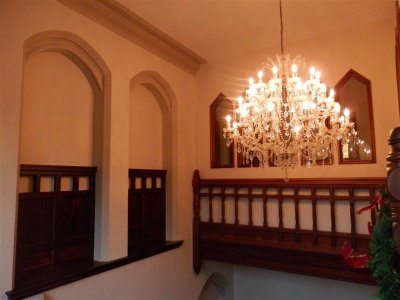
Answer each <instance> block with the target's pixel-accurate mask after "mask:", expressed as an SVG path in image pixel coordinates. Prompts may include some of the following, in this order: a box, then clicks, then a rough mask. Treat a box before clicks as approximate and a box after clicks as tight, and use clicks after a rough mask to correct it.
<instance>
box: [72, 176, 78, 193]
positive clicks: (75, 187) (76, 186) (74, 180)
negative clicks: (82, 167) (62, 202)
mask: <svg viewBox="0 0 400 300" xmlns="http://www.w3.org/2000/svg"><path fill="white" fill-rule="evenodd" d="M72 190H73V191H74V192H77V191H79V176H73V184H72Z"/></svg>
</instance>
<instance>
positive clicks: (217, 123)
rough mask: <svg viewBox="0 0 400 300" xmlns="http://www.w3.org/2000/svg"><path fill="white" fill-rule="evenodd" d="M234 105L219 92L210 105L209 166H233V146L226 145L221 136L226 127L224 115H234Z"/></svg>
mask: <svg viewBox="0 0 400 300" xmlns="http://www.w3.org/2000/svg"><path fill="white" fill-rule="evenodd" d="M234 113H235V111H234V105H233V102H232V101H231V100H229V99H228V98H227V97H225V95H224V94H222V93H220V94H219V95H218V97H217V98H216V99H215V100H214V102H213V103H212V104H211V106H210V138H211V140H210V146H211V147H210V148H211V149H210V151H211V168H233V167H234V159H233V156H234V154H233V148H234V147H227V146H226V142H225V139H224V137H223V128H224V127H226V116H227V115H230V116H231V117H232V118H233V117H234Z"/></svg>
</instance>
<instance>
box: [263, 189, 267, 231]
mask: <svg viewBox="0 0 400 300" xmlns="http://www.w3.org/2000/svg"><path fill="white" fill-rule="evenodd" d="M267 213H268V211H267V188H263V219H264V223H263V225H264V235H265V230H266V228H267V227H268V214H267Z"/></svg>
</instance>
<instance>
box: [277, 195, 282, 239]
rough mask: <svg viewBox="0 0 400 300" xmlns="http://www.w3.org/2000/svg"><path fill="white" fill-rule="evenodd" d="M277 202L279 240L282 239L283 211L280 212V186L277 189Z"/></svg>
mask: <svg viewBox="0 0 400 300" xmlns="http://www.w3.org/2000/svg"><path fill="white" fill-rule="evenodd" d="M278 203H279V240H280V241H282V240H283V212H282V188H279V189H278Z"/></svg>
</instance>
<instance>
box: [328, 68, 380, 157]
mask: <svg viewBox="0 0 400 300" xmlns="http://www.w3.org/2000/svg"><path fill="white" fill-rule="evenodd" d="M335 91H336V98H337V99H336V101H338V102H339V103H340V105H341V107H343V108H344V107H347V108H348V109H349V110H350V121H351V122H353V123H354V129H355V130H354V132H352V134H351V135H350V137H349V139H348V140H347V143H344V142H343V141H340V142H339V147H338V148H339V153H338V155H339V164H366V163H375V162H376V153H375V135H374V116H373V110H372V96H371V81H370V80H369V79H367V78H365V77H364V76H363V75H361V74H359V73H358V72H356V71H354V70H352V69H350V70H349V71H348V72H347V73H346V74H345V75H344V76H343V78H342V79H341V80H340V81H339V82H338V83H337V84H336V86H335Z"/></svg>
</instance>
